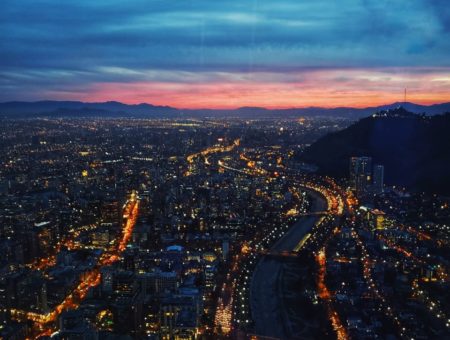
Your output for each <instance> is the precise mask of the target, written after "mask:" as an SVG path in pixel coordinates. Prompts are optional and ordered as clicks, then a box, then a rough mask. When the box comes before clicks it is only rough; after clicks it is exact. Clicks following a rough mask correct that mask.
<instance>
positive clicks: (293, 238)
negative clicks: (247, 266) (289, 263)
mask: <svg viewBox="0 0 450 340" xmlns="http://www.w3.org/2000/svg"><path fill="white" fill-rule="evenodd" d="M304 189H305V190H307V191H308V193H309V194H310V196H311V197H313V200H312V207H311V212H319V211H326V210H327V202H326V200H325V198H324V197H323V196H322V195H321V194H319V193H318V192H315V191H312V190H309V189H306V188H304ZM319 219H320V215H311V216H304V217H301V218H300V219H299V220H298V221H297V223H295V224H294V225H293V226H292V227H291V228H290V229H289V231H288V232H287V233H286V234H285V235H284V236H283V237H282V238H280V239H279V240H278V241H277V242H276V243H275V244H274V245H273V247H272V248H271V249H270V251H271V252H282V251H292V250H294V249H295V248H296V246H297V245H298V244H299V242H301V240H302V239H303V237H304V236H305V235H306V234H307V233H308V232H309V231H310V230H311V229H312V227H313V226H314V225H315V224H316V223H317V221H318V220H319ZM282 267H283V262H282V261H280V260H276V259H273V258H271V257H267V256H264V257H263V258H262V259H261V260H260V261H259V263H258V264H257V265H256V268H255V270H254V272H253V277H252V282H251V291H250V303H251V312H252V318H253V320H254V322H255V334H257V335H259V336H266V337H273V338H279V339H286V338H290V337H291V336H292V334H291V332H290V328H291V326H290V321H289V320H288V317H287V313H286V312H285V311H284V308H283V301H282V299H283V292H281V291H280V289H281V287H282V284H280V283H281V280H283V273H282V272H283V271H282Z"/></svg>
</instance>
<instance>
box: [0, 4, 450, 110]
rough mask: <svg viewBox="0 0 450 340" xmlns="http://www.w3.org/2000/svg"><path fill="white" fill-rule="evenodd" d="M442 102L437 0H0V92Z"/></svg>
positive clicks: (442, 22)
mask: <svg viewBox="0 0 450 340" xmlns="http://www.w3.org/2000/svg"><path fill="white" fill-rule="evenodd" d="M405 88H406V89H407V98H406V99H407V101H412V102H416V103H421V104H432V103H439V102H446V101H450V6H449V5H448V0H408V1H405V0H301V1H299V0H274V1H270V0H265V1H263V0H259V1H257V0H247V1H246V0H236V1H235V0H228V1H222V0H180V1H179V0H136V1H131V0H128V1H117V0H95V1H94V0H76V1H74V0H64V1H61V0H2V2H1V10H0V102H5V101H14V100H21V101H22V100H23V101H37V100H81V101H88V102H100V101H108V100H115V101H121V102H124V103H130V104H131V103H143V102H145V103H151V104H154V105H170V106H174V107H179V108H235V107H241V106H264V107H268V108H287V107H307V106H322V107H336V106H353V107H367V106H373V105H379V104H387V103H392V102H397V101H403V99H404V89H405Z"/></svg>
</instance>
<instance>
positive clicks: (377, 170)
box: [372, 164, 384, 194]
mask: <svg viewBox="0 0 450 340" xmlns="http://www.w3.org/2000/svg"><path fill="white" fill-rule="evenodd" d="M372 188H373V193H374V194H381V193H382V192H383V191H384V166H383V165H379V164H377V165H375V166H374V167H373V185H372Z"/></svg>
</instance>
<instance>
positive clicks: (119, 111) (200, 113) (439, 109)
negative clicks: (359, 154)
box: [0, 101, 450, 119]
mask: <svg viewBox="0 0 450 340" xmlns="http://www.w3.org/2000/svg"><path fill="white" fill-rule="evenodd" d="M400 105H401V106H403V107H405V108H406V109H407V110H409V111H411V112H414V113H426V114H428V115H435V114H441V113H443V112H448V111H450V103H442V104H435V105H430V106H424V105H418V104H414V103H408V102H406V103H393V104H389V105H382V106H377V107H368V108H351V107H337V108H321V107H307V108H292V109H266V108H262V107H241V108H238V109H230V110H213V109H198V110H193V109H178V108H174V107H170V106H156V105H151V104H146V103H142V104H133V105H129V104H123V103H120V102H115V101H109V102H102V103H84V102H79V101H39V102H5V103H0V117H1V116H3V117H5V116H6V117H43V116H61V117H67V116H71V117H86V116H97V117H98V116H101V117H118V116H120V117H149V118H172V117H185V118H200V117H218V118H223V117H238V118H255V117H258V118H264V117H267V118H268V117H279V118H288V117H299V116H333V117H337V116H339V117H347V118H354V119H358V118H362V117H366V116H368V115H370V114H372V113H373V112H376V111H379V110H386V109H393V108H395V107H398V106H400Z"/></svg>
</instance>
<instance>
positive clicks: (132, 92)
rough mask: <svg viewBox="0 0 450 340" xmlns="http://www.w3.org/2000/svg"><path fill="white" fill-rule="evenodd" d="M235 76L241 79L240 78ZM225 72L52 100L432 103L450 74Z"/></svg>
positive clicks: (445, 94) (189, 104)
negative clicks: (199, 79) (405, 91)
mask: <svg viewBox="0 0 450 340" xmlns="http://www.w3.org/2000/svg"><path fill="white" fill-rule="evenodd" d="M238 76H239V75H238ZM238 76H237V75H236V74H230V75H229V76H228V77H227V76H226V75H225V76H224V75H223V74H221V75H220V77H217V78H214V75H211V77H210V79H209V78H208V80H205V81H204V82H198V81H194V82H192V83H190V82H189V79H183V82H175V81H171V82H162V81H152V80H151V79H150V80H148V81H139V82H103V83H93V84H90V85H89V86H88V89H87V91H86V92H85V93H84V94H82V95H81V96H82V97H81V98H80V92H76V93H73V95H71V94H70V93H67V92H64V93H59V94H58V93H53V94H50V95H51V96H52V97H55V96H56V97H58V96H59V97H60V98H61V99H63V98H62V97H64V99H79V100H84V101H90V102H93V101H107V100H118V101H121V102H124V103H129V104H131V103H142V102H147V103H152V104H154V105H170V106H174V107H179V108H236V107H240V106H263V107H268V108H287V107H306V106H323V107H337V106H353V107H366V106H372V105H380V104H385V103H390V102H395V101H402V100H403V92H404V88H407V89H408V96H407V100H408V101H412V102H416V103H421V104H431V103H437V102H443V101H448V100H450V71H448V70H438V69H436V70H433V69H431V70H425V71H423V72H422V71H421V70H414V69H399V70H397V69H380V70H376V69H348V70H346V69H331V70H311V71H302V72H299V73H290V74H281V73H255V74H252V75H251V76H249V75H248V74H243V75H242V76H241V77H238Z"/></svg>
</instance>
